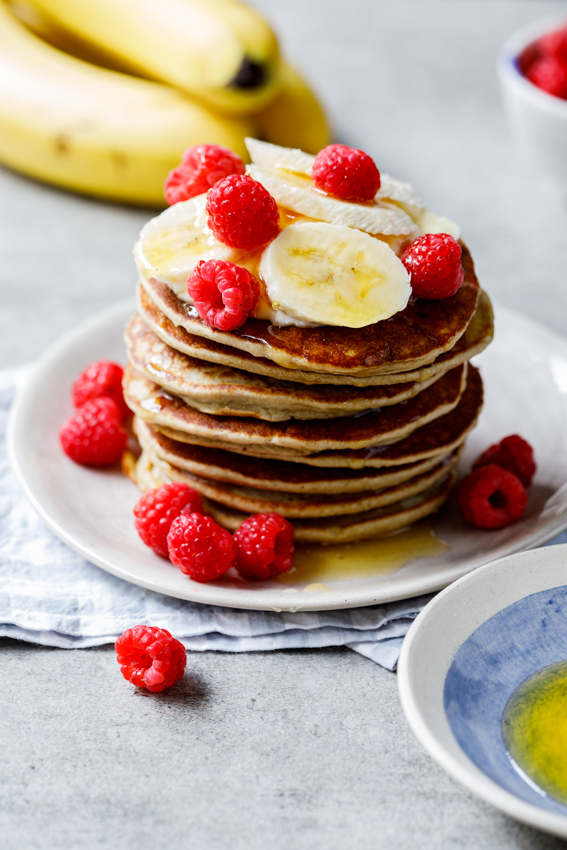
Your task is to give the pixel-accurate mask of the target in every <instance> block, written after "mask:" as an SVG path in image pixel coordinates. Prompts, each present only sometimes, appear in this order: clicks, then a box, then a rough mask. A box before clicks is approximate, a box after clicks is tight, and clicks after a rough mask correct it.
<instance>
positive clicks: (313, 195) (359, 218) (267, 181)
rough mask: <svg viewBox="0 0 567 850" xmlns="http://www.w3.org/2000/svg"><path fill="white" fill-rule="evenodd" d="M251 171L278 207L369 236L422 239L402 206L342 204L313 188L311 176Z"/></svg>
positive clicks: (254, 168)
mask: <svg viewBox="0 0 567 850" xmlns="http://www.w3.org/2000/svg"><path fill="white" fill-rule="evenodd" d="M247 171H248V173H249V174H250V176H251V177H253V178H254V180H257V181H258V182H259V183H261V184H262V185H263V186H264V187H265V188H266V189H267V190H268V192H269V193H270V194H271V195H272V196H273V197H274V198H275V199H276V201H277V202H278V204H279V205H280V206H282V207H287V209H290V210H293V211H294V212H298V213H301V214H302V215H305V216H308V217H309V218H314V219H318V220H319V221H326V222H328V223H329V224H339V225H344V226H346V227H356V228H358V230H364V231H365V232H366V233H372V234H375V235H384V236H413V237H415V236H418V235H419V231H418V229H417V227H416V225H415V223H414V222H413V221H412V219H411V218H410V217H409V215H407V213H405V212H404V211H403V210H402V209H400V207H397V206H395V205H394V204H388V203H386V202H385V201H381V202H380V203H379V204H377V203H371V204H357V203H351V202H350V201H341V200H340V199H339V198H333V197H331V196H330V195H324V194H322V193H321V192H318V191H317V190H315V189H313V187H312V184H311V179H310V178H309V177H308V176H307V175H305V176H304V175H303V174H298V173H295V172H291V171H286V170H284V169H283V168H278V169H273V170H270V169H267V168H262V167H261V166H259V165H249V166H248V167H247Z"/></svg>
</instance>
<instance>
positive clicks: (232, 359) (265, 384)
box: [124, 140, 493, 544]
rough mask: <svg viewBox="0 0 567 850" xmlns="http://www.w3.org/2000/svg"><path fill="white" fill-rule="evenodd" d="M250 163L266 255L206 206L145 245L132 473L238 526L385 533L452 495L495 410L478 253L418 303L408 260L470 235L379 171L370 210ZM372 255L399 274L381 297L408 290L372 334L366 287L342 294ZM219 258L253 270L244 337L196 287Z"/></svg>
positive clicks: (290, 168) (152, 231) (293, 154)
mask: <svg viewBox="0 0 567 850" xmlns="http://www.w3.org/2000/svg"><path fill="white" fill-rule="evenodd" d="M249 150H250V154H251V158H252V162H253V164H252V165H251V166H249V169H248V170H249V173H250V174H251V176H252V177H253V178H254V179H255V180H257V181H259V182H261V183H262V184H263V185H264V186H265V187H266V189H268V191H269V192H270V193H271V194H272V196H273V197H274V198H275V199H276V201H277V202H278V207H279V211H280V228H281V229H280V233H279V235H278V236H277V237H276V238H275V239H274V240H273V241H272V242H271V243H270V244H269V245H268V246H267V247H265V246H264V247H263V248H260V249H258V250H257V251H248V252H245V251H242V250H237V249H231V248H228V247H227V246H226V245H223V244H222V243H220V242H219V241H218V240H217V239H216V238H215V236H214V234H213V233H212V231H211V230H210V229H209V227H208V225H207V216H206V213H205V204H206V196H205V195H201V196H198V197H197V198H193V199H191V200H189V201H183V202H180V203H178V204H175V205H174V206H172V207H170V208H169V209H168V210H166V211H165V212H164V213H162V214H161V215H160V216H158V217H157V218H155V219H153V220H152V221H150V222H149V223H148V224H147V225H146V227H145V228H144V229H143V231H142V233H141V236H140V241H139V242H138V243H137V245H136V249H135V256H136V262H137V265H138V269H139V272H140V278H139V282H138V313H137V314H136V315H135V316H134V317H133V318H132V320H131V321H130V322H129V324H128V326H127V328H126V331H125V339H126V345H127V349H128V360H129V366H128V368H127V370H126V374H125V383H124V390H125V397H126V401H127V403H128V405H129V406H130V408H131V409H132V410H133V411H134V414H135V419H134V428H135V432H136V434H137V437H138V439H139V442H140V445H141V448H142V453H141V456H140V457H139V459H138V460H137V462H136V464H135V466H132V469H131V473H132V477H133V478H134V479H135V481H136V482H137V484H138V486H139V487H140V488H141V489H142V490H146V489H149V488H151V487H156V486H159V485H160V484H162V483H164V482H168V481H184V482H187V483H188V484H189V485H190V486H192V487H194V488H195V489H196V490H198V491H199V493H200V494H201V495H202V497H203V498H204V502H205V504H206V509H207V512H208V513H209V514H210V515H211V516H212V517H213V518H214V519H215V520H216V521H217V522H219V523H220V524H221V525H223V526H225V527H226V528H228V529H230V530H234V529H236V528H237V527H238V526H239V524H240V523H241V522H242V520H243V519H245V518H246V516H248V515H250V514H255V513H263V512H271V511H276V512H278V513H280V514H282V515H283V516H285V517H287V518H288V519H289V520H290V522H291V523H292V524H293V525H294V528H295V535H296V540H298V541H305V542H317V543H323V544H330V543H342V542H345V543H346V542H353V541H357V540H362V539H364V538H368V537H372V536H374V535H379V534H387V533H389V532H392V531H394V530H396V529H399V528H402V527H404V526H407V525H409V524H410V523H412V522H415V521H416V520H418V519H421V518H423V517H425V516H427V515H428V514H431V513H432V512H434V511H436V510H438V509H439V507H440V506H441V505H442V504H443V502H444V501H445V499H446V498H447V496H448V494H449V491H450V488H451V486H452V484H453V482H454V479H455V470H456V465H457V462H458V458H459V453H460V451H461V449H462V446H463V444H464V441H465V439H466V436H467V434H468V433H469V431H470V430H471V428H472V427H473V426H474V424H475V422H476V419H477V417H478V414H479V412H480V409H481V406H482V382H481V379H480V375H479V373H478V371H477V370H476V369H475V368H474V367H473V366H472V365H469V363H468V361H469V359H470V358H471V357H473V356H474V355H475V354H478V353H479V352H480V351H482V350H483V349H484V348H485V347H486V346H487V345H488V343H489V342H490V340H491V339H492V333H493V318H492V310H491V306H490V301H489V299H488V297H487V296H486V294H485V293H484V292H482V290H480V288H479V285H478V281H477V279H476V276H475V273H474V267H473V263H472V259H471V257H470V254H469V252H468V250H467V249H466V247H465V246H463V258H462V261H463V267H464V272H465V278H464V283H463V285H462V286H461V287H460V289H459V290H458V291H457V292H456V294H455V295H453V296H450V297H448V298H443V299H439V300H424V299H417V300H416V299H413V298H409V300H408V296H409V294H410V290H409V285H407V282H402V284H400V283H399V281H400V280H402V278H400V276H399V273H398V266H400V267H401V268H402V269H403V266H402V265H401V263H400V262H399V259H398V256H399V254H400V253H401V252H402V250H403V249H404V248H405V247H406V246H407V245H409V244H410V243H411V242H412V241H413V240H414V239H415V238H417V237H418V236H420V235H422V234H423V233H433V232H443V233H450V234H451V235H453V236H454V237H455V238H458V237H459V232H458V228H457V226H456V225H455V224H454V223H453V222H451V221H449V220H448V219H445V218H442V217H440V216H436V215H434V214H433V213H431V212H430V211H429V210H427V209H426V208H425V207H424V205H423V203H422V202H421V201H420V199H419V198H418V197H417V196H416V195H415V193H414V192H413V190H412V189H411V187H410V186H409V185H408V184H406V183H402V182H401V181H398V180H395V179H393V178H391V177H388V176H387V175H382V181H381V188H380V190H379V192H378V195H377V196H376V199H375V200H374V201H373V202H371V203H366V204H360V203H355V202H348V201H342V200H339V199H336V198H332V197H329V196H325V195H323V194H321V193H319V192H317V191H316V190H314V189H313V187H312V185H311V180H310V177H309V172H310V168H311V166H312V164H313V157H311V156H308V155H307V154H304V153H302V152H301V151H293V150H288V149H284V148H277V147H276V146H274V145H268V144H266V143H262V142H257V141H255V140H250V141H249ZM321 223H323V224H321ZM306 225H309V227H307V228H306ZM353 234H354V236H353ZM359 234H363V238H362V237H360V238H359ZM284 236H285V239H284V238H282V237H284ZM351 236H353V238H355V237H356V239H359V242H358V243H356V245H354V247H353V246H351V244H350V237H351ZM365 240H366V241H365ZM284 243H285V244H284ZM375 243H378V244H379V252H381V254H380V256H382V255H384V256H385V260H384V262H385V271H384V273H383V274H381V272H380V269H378V272H376V278H375V279H372V280H371V281H370V285H371V286H374V285H376V286H378V285H379V284H380V275H381V279H382V283H383V282H384V280H385V281H386V284H388V280H389V275H390V276H391V275H392V272H391V271H390V269H392V268H393V269H394V271H393V274H394V277H395V275H396V274H398V279H397V283H396V286H397V289H396V286H393V287H391V289H390V290H388V288H387V286H385V287H383V291H382V293H380V296H379V297H378V298H376V299H375V304H374V306H373V308H372V309H374V310H375V311H376V309H377V310H378V314H379V311H380V310H383V311H384V310H386V312H385V314H384V318H382V319H380V320H378V321H372V322H369V323H366V324H365V323H364V316H362V318H361V313H360V309H359V305H357V304H356V303H355V302H356V297H355V296H356V292H355V296H354V297H353V298H352V299H350V298H347V299H344V298H343V302H342V303H341V298H340V297H338V296H337V292H338V293H339V296H340V293H341V292H343V293H344V292H345V291H346V292H350V291H351V290H349V286H351V284H352V280H351V279H350V277H349V275H350V276H351V277H352V274H354V273H355V270H356V269H358V270H359V272H360V270H361V269H362V268H363V267H364V266H365V264H367V265H368V263H370V265H372V264H371V261H370V260H368V257H367V256H366V254H365V250H366V245H367V244H368V245H369V246H370V249H369V250H370V252H372V251H373V250H374V247H375ZM361 245H362V249H361V248H360V246H361ZM361 250H362V254H361ZM357 251H358V253H356V252H357ZM353 257H354V258H355V259H354V260H353ZM209 259H223V260H228V261H230V262H234V263H236V264H237V265H240V266H244V267H245V268H247V269H248V270H249V271H251V272H252V273H253V274H254V275H255V276H256V278H257V279H258V281H259V284H260V299H259V302H258V305H257V307H256V308H255V310H254V311H253V313H252V315H251V316H250V317H249V318H248V319H247V320H246V321H245V323H244V324H243V325H242V326H241V327H239V328H237V329H235V330H232V331H221V330H218V329H216V328H214V327H211V326H210V325H209V324H207V322H205V321H204V320H203V319H201V318H200V317H199V314H198V312H197V310H196V309H195V307H194V306H193V303H192V301H191V299H190V297H189V295H188V294H187V288H186V281H187V277H188V275H189V274H190V273H191V272H192V270H193V269H194V267H195V266H196V265H197V263H198V262H199V261H200V260H209ZM380 262H382V260H380ZM388 264H389V265H388ZM372 268H375V266H373V267H372ZM303 270H305V278H303V277H302V274H303ZM374 281H375V282H374ZM313 283H315V284H316V286H315V287H313V286H312V285H313ZM403 286H406V287H407V294H406V296H405V298H404V300H403V303H402V304H401V305H399V304H397V305H396V304H395V300H396V298H397V297H399V293H400V291H402V290H403ZM304 290H305V292H307V296H306V298H305V300H304V301H302V294H303V291H304ZM392 292H393V293H394V296H395V297H394V298H393V299H392V298H391V297H390V296H391V295H392ZM276 296H277V297H276ZM333 299H334V300H333ZM389 300H390V302H391V303H392V304H393V307H391V308H390V310H391V312H389V313H388V312H387V304H388V302H389ZM345 301H346V302H348V303H345ZM370 301H372V293H371V296H370ZM384 304H386V307H384ZM376 305H378V306H376ZM400 306H401V307H402V309H400ZM375 315H376V313H375ZM345 317H346V319H345ZM317 318H319V322H318V321H317V320H316V319H317ZM341 322H342V324H341ZM347 323H348V324H351V325H353V326H345V325H346V324H347Z"/></svg>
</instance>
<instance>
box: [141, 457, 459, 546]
mask: <svg viewBox="0 0 567 850" xmlns="http://www.w3.org/2000/svg"><path fill="white" fill-rule="evenodd" d="M127 472H128V474H129V475H130V476H131V477H132V479H133V480H134V481H135V482H136V484H137V486H138V487H139V488H140V489H141V490H143V491H145V490H149V489H151V488H152V487H159V486H160V485H161V484H165V483H167V479H166V478H164V477H163V475H162V474H161V471H160V469H159V468H158V467H155V466H154V465H153V464H152V463H151V460H150V458H149V455H147V454H145V455H142V457H141V458H140V460H139V461H138V463H137V464H136V465H135V466H134V465H131V466H128V467H127ZM454 481H455V474H454V473H453V474H449V475H447V476H446V478H444V480H443V481H441V482H440V483H439V484H437V485H436V486H435V487H432V488H431V489H430V490H426V491H425V492H424V493H420V494H419V495H417V496H411V497H410V498H408V499H403V500H402V501H400V502H397V503H395V504H393V505H389V506H387V507H383V508H375V509H374V510H371V511H365V512H363V513H359V514H345V515H343V516H339V517H324V518H319V519H294V520H291V523H292V525H293V527H294V530H295V540H296V541H297V542H298V543H322V544H323V545H325V544H333V543H351V542H353V541H357V540H365V539H367V538H369V537H375V536H377V535H380V534H390V533H392V532H393V531H397V530H399V529H401V528H405V527H406V526H408V525H411V524H412V523H414V522H417V521H418V520H420V519H423V518H424V517H426V516H429V515H430V514H432V513H434V512H435V511H437V510H439V508H440V507H441V505H442V504H443V503H444V502H445V500H446V499H447V496H448V495H449V493H450V490H451V487H452V486H453V484H454ZM203 508H204V510H205V511H206V513H207V514H208V516H211V517H212V518H213V519H214V520H215V522H218V523H219V524H220V525H222V526H224V527H225V528H228V529H229V530H230V531H235V530H236V529H237V528H238V526H239V525H240V524H241V523H242V522H243V521H244V520H245V519H246V518H247V516H248V514H247V513H243V512H242V511H237V510H234V509H232V508H228V507H226V506H225V505H221V504H219V503H218V502H213V501H211V500H208V499H204V500H203Z"/></svg>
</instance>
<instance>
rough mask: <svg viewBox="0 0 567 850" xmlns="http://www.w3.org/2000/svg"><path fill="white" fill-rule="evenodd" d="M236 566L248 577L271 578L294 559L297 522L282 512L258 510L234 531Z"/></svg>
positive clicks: (287, 566)
mask: <svg viewBox="0 0 567 850" xmlns="http://www.w3.org/2000/svg"><path fill="white" fill-rule="evenodd" d="M234 540H235V543H236V569H237V570H238V572H239V573H240V575H241V576H243V577H244V578H249V579H262V580H263V579H268V578H275V576H277V575H279V574H280V573H285V572H287V571H288V570H289V569H290V568H291V565H292V563H293V551H294V547H293V526H292V525H291V524H290V523H289V522H288V521H287V520H286V519H284V518H283V516H280V515H279V514H256V515H255V516H251V517H249V518H248V519H245V520H244V522H243V523H242V525H241V526H240V528H238V529H237V530H236V531H235V532H234Z"/></svg>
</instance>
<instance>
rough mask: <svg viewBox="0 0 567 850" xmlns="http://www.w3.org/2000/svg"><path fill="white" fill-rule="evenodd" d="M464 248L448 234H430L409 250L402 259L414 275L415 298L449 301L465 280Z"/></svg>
mask: <svg viewBox="0 0 567 850" xmlns="http://www.w3.org/2000/svg"><path fill="white" fill-rule="evenodd" d="M461 253H462V252H461V246H460V245H459V243H458V242H457V241H456V240H455V239H453V237H452V236H449V234H448V233H427V234H426V235H425V236H420V237H419V238H418V239H416V240H415V242H412V244H411V245H410V246H409V248H406V250H405V251H404V253H403V254H402V256H401V257H400V259H401V261H402V263H403V264H404V266H405V267H406V269H407V271H408V272H409V273H410V275H411V288H412V292H413V294H414V295H415V296H416V298H428V299H437V298H448V297H449V296H450V295H454V294H455V292H456V291H457V290H458V289H459V287H460V286H461V285H462V283H463V280H464V279H465V272H464V269H463V264H462V263H461Z"/></svg>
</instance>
